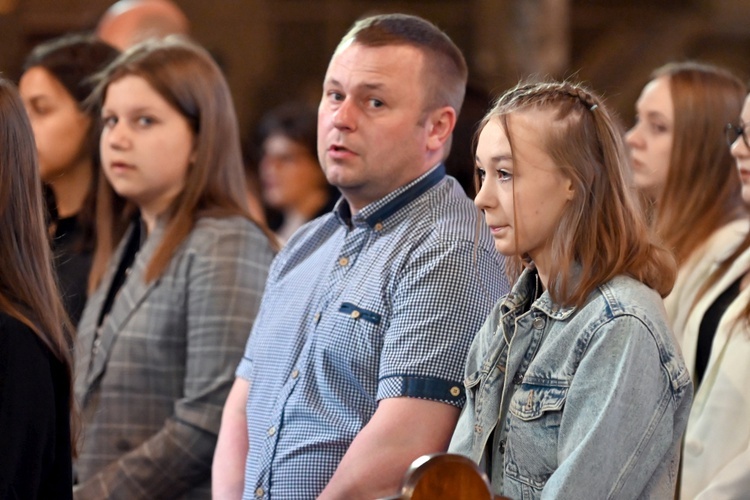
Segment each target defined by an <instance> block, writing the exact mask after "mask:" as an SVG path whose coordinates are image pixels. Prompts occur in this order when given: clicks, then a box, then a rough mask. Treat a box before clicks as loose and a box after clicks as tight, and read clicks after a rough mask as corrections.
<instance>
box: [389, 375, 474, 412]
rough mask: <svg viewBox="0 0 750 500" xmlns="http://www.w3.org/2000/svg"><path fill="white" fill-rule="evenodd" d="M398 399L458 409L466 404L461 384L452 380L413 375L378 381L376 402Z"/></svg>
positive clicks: (394, 376)
mask: <svg viewBox="0 0 750 500" xmlns="http://www.w3.org/2000/svg"><path fill="white" fill-rule="evenodd" d="M398 397H408V398H419V399H427V400H430V401H439V402H441V403H446V404H449V405H452V406H456V407H458V408H461V407H463V405H464V403H465V402H466V392H465V391H464V386H463V384H462V383H460V382H456V381H453V380H445V379H441V378H437V377H419V376H414V375H393V376H390V377H385V378H382V379H380V384H379V385H378V401H380V400H381V399H386V398H398Z"/></svg>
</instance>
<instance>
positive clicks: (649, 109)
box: [626, 62, 748, 373]
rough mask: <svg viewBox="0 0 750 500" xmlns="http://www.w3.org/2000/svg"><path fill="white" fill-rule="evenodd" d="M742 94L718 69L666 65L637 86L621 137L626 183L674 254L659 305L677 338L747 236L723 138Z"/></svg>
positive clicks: (733, 79)
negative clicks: (704, 290) (720, 265)
mask: <svg viewBox="0 0 750 500" xmlns="http://www.w3.org/2000/svg"><path fill="white" fill-rule="evenodd" d="M744 96H745V86H744V85H743V83H742V82H741V81H740V80H739V79H738V78H737V77H736V76H734V75H733V74H731V73H730V72H729V71H727V70H725V69H722V68H718V67H716V66H711V65H707V64H700V63H695V62H683V63H672V64H667V65H665V66H662V67H660V68H658V69H657V70H655V71H654V72H653V73H652V79H651V81H650V82H649V83H648V84H647V85H646V86H645V87H644V88H643V91H642V92H641V95H640V97H639V99H638V102H637V103H636V115H637V117H636V124H635V125H634V126H633V128H631V129H630V130H629V131H628V132H627V134H626V141H627V144H628V145H629V146H630V156H631V160H632V168H633V180H634V182H635V186H636V187H637V188H638V190H639V191H640V192H641V194H642V195H643V197H644V198H645V199H646V203H647V205H648V207H647V208H648V211H649V212H650V214H649V215H650V219H651V220H650V222H651V227H652V229H653V230H654V231H655V233H656V234H657V235H658V236H659V237H660V238H661V239H662V241H663V242H664V243H665V244H666V246H667V247H668V248H669V249H670V250H672V251H673V252H674V254H675V256H676V257H677V264H678V275H677V281H676V282H675V286H674V289H673V290H672V293H671V294H670V295H669V296H668V297H667V298H666V300H665V306H666V308H667V315H668V316H669V318H670V320H671V321H672V326H673V329H674V331H675V334H676V335H677V337H678V339H680V338H682V330H683V326H684V323H685V320H686V316H687V314H688V313H689V311H690V308H691V307H692V304H693V301H694V299H695V295H696V293H697V292H698V290H699V289H700V288H701V287H702V285H703V284H704V283H705V281H706V279H707V278H708V275H709V274H710V272H711V268H712V267H713V266H714V265H715V264H716V263H717V262H718V261H720V260H722V259H723V258H726V257H727V255H729V254H730V253H731V252H732V250H734V249H735V248H737V245H738V244H739V243H740V242H741V241H742V239H743V238H744V236H745V234H746V233H747V231H748V221H747V213H746V210H745V207H744V206H743V203H742V197H741V196H740V185H739V181H738V179H737V175H736V173H735V169H734V162H733V160H732V157H731V155H730V154H729V150H728V149H727V147H726V142H725V140H724V128H725V126H726V124H727V123H729V122H730V121H732V120H735V119H736V117H737V116H738V115H739V112H740V108H741V107H742V100H743V99H744ZM690 370H691V373H694V369H693V367H690Z"/></svg>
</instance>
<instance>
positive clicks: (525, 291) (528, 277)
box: [501, 263, 576, 320]
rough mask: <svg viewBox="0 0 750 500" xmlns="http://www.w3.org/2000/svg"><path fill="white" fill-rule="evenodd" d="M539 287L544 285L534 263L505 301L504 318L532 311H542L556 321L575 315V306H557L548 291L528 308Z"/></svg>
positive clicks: (502, 309) (524, 272)
mask: <svg viewBox="0 0 750 500" xmlns="http://www.w3.org/2000/svg"><path fill="white" fill-rule="evenodd" d="M537 286H542V285H541V283H540V282H539V274H538V273H537V270H536V267H535V266H534V264H533V263H532V264H531V265H530V266H529V267H527V268H526V269H524V270H523V272H522V273H521V276H520V277H519V278H518V281H516V284H515V285H514V286H513V288H512V289H511V291H510V293H509V294H508V295H507V296H506V297H505V299H504V300H503V303H502V305H501V311H502V313H503V316H505V315H507V314H509V313H514V312H515V313H516V314H523V313H524V312H526V311H528V310H530V309H531V310H537V311H540V312H542V313H544V314H545V315H547V316H548V317H550V318H552V319H555V320H565V319H567V318H569V317H570V316H572V315H573V314H574V313H575V311H576V307H575V306H568V307H562V306H560V305H558V304H555V303H554V302H553V301H552V297H551V296H550V294H549V291H548V290H545V291H544V293H542V295H541V296H540V297H539V298H538V299H536V300H535V301H534V302H533V303H532V304H531V307H528V305H527V304H528V302H529V301H530V300H533V298H534V295H535V289H536V287H537Z"/></svg>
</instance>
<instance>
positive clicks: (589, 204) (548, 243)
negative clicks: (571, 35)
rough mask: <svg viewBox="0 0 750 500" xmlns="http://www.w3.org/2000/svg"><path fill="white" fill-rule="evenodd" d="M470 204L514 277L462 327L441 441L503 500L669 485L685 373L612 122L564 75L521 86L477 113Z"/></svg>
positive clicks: (667, 270)
mask: <svg viewBox="0 0 750 500" xmlns="http://www.w3.org/2000/svg"><path fill="white" fill-rule="evenodd" d="M479 130H480V132H479V137H478V142H477V151H476V163H477V177H478V181H479V183H480V185H481V187H480V190H479V193H478V194H477V197H476V200H475V203H476V205H477V206H478V207H479V208H480V209H481V210H482V211H483V212H484V214H485V221H486V223H487V225H488V226H489V227H490V230H491V232H492V234H493V236H494V238H495V247H496V248H497V250H498V251H499V252H500V253H502V254H504V255H506V256H508V257H509V258H508V267H509V270H510V272H511V274H512V277H513V278H515V279H516V284H515V285H514V287H513V289H512V291H511V293H510V294H509V295H508V296H506V297H505V298H503V299H502V300H501V301H500V302H499V303H498V304H497V305H496V307H495V309H494V310H493V312H492V313H491V315H490V317H489V318H488V319H487V321H486V322H485V324H484V326H483V327H482V329H481V330H480V331H479V333H478V335H477V336H476V338H475V340H474V343H473V345H472V347H471V350H470V352H469V356H468V359H467V366H466V379H465V385H466V393H467V401H466V406H465V408H464V411H463V413H462V414H461V417H460V419H459V422H458V426H457V428H456V431H455V434H454V436H453V439H452V442H451V451H454V452H458V453H462V454H465V455H467V456H469V457H471V458H472V459H473V460H475V461H476V462H477V463H478V464H480V466H481V467H483V469H484V470H485V471H486V472H487V474H488V475H489V477H490V480H491V483H492V488H493V490H494V492H495V493H497V494H502V495H505V496H508V497H511V498H524V499H526V498H597V499H599V498H601V499H603V498H672V497H673V495H674V487H675V483H676V479H677V468H678V462H679V460H678V459H679V448H680V439H681V437H682V434H683V431H684V430H685V425H686V419H687V415H688V411H689V408H690V403H691V400H692V385H691V382H690V377H689V374H688V372H687V370H686V368H685V364H684V362H683V360H682V356H681V354H680V352H679V349H678V348H677V346H676V343H675V340H674V337H673V335H672V332H671V331H670V329H669V327H668V325H667V320H666V317H665V313H664V309H663V305H662V300H661V297H662V296H664V295H666V294H667V293H669V291H670V289H671V287H672V285H673V282H674V277H675V262H674V258H673V257H672V256H671V255H670V254H669V253H668V252H667V251H666V250H665V249H663V248H662V247H660V246H658V245H656V244H655V243H654V242H652V241H651V240H650V239H649V235H648V234H649V233H648V230H647V228H646V225H645V222H644V220H643V218H642V215H641V214H640V212H639V211H638V209H637V208H636V204H635V202H634V200H633V197H632V194H631V192H630V189H629V187H628V182H627V181H626V177H627V173H628V172H627V168H626V165H627V157H626V153H625V150H624V147H623V141H622V137H621V132H620V130H619V129H618V127H617V125H616V124H615V121H614V120H613V118H612V116H611V115H610V113H609V111H607V109H606V108H605V107H604V106H603V105H602V103H601V102H600V100H599V98H598V97H596V96H594V95H593V94H591V93H590V92H589V91H587V90H586V89H584V88H583V87H581V86H578V85H575V84H571V83H533V84H521V85H519V86H517V87H516V88H514V89H512V90H510V91H508V92H507V93H506V94H505V95H503V96H502V97H501V98H500V99H499V100H498V101H497V102H496V104H495V105H494V107H493V108H492V109H491V110H490V112H489V113H488V114H487V116H486V117H485V118H484V120H483V121H482V123H481V126H480V129H479Z"/></svg>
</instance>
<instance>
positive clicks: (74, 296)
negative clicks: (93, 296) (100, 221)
mask: <svg viewBox="0 0 750 500" xmlns="http://www.w3.org/2000/svg"><path fill="white" fill-rule="evenodd" d="M82 238H83V235H82V230H81V226H80V224H79V223H78V220H77V219H76V217H75V216H73V217H66V218H64V219H58V220H57V222H56V228H55V236H54V239H53V240H52V252H53V253H54V257H55V259H54V263H55V271H56V272H57V281H58V283H59V286H60V293H61V294H62V299H63V303H64V305H65V311H66V312H67V313H68V316H70V320H71V321H72V322H73V325H74V326H75V325H77V324H78V320H79V319H80V318H81V313H83V306H84V305H86V288H87V286H88V279H89V271H91V258H92V252H91V251H90V250H85V249H84V248H83V244H82Z"/></svg>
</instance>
